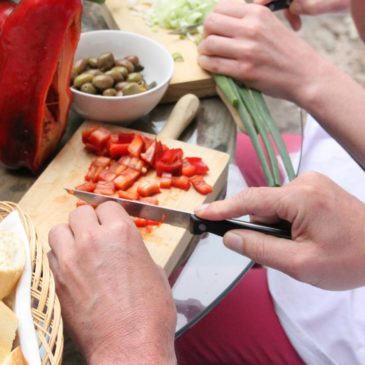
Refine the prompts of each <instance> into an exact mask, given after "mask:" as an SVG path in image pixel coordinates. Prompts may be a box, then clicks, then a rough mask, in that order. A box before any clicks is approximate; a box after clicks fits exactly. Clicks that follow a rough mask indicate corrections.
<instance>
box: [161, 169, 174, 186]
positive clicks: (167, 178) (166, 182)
mask: <svg viewBox="0 0 365 365" xmlns="http://www.w3.org/2000/svg"><path fill="white" fill-rule="evenodd" d="M171 185H172V174H170V173H168V172H163V173H162V175H161V179H160V188H161V189H170V188H171Z"/></svg>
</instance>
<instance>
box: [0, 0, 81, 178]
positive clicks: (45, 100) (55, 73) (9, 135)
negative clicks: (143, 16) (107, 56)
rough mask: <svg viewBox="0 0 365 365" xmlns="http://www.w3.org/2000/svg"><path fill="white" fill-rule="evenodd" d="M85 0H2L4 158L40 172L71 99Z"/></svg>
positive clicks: (0, 152)
mask: <svg viewBox="0 0 365 365" xmlns="http://www.w3.org/2000/svg"><path fill="white" fill-rule="evenodd" d="M81 15H82V4H81V0H67V1H60V0H22V1H21V2H20V3H19V4H17V5H14V4H12V3H11V2H9V1H1V2H0V162H1V163H2V164H3V165H5V166H6V167H9V168H18V167H21V166H25V167H27V168H29V169H30V170H32V171H34V172H36V171H37V170H39V169H40V167H41V166H42V163H43V162H44V161H45V159H47V157H49V156H50V154H51V153H52V152H53V151H54V150H55V148H56V146H57V144H58V142H59V141H60V139H61V137H62V135H63V133H64V131H65V127H66V122H67V117H68V111H69V107H70V104H71V92H70V89H69V80H70V74H71V69H72V64H73V56H74V53H75V49H76V46H77V43H78V40H79V35H80V30H81Z"/></svg>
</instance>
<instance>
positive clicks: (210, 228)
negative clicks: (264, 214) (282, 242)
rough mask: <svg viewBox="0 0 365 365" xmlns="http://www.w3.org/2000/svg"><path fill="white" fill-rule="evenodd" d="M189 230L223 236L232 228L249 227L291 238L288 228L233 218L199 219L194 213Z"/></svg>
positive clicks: (194, 232) (257, 230)
mask: <svg viewBox="0 0 365 365" xmlns="http://www.w3.org/2000/svg"><path fill="white" fill-rule="evenodd" d="M191 219H192V227H191V232H192V233H193V234H202V233H205V232H209V233H213V234H216V235H218V236H221V237H223V236H224V234H225V233H226V232H228V231H231V230H232V229H250V230H252V231H256V232H260V233H266V234H269V235H272V236H276V237H280V238H287V239H291V231H290V228H282V227H276V226H264V225H261V224H255V223H250V222H244V221H240V220H235V219H227V220H224V221H208V220H205V219H201V218H199V217H197V216H196V215H192V217H191Z"/></svg>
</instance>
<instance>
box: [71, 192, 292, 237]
mask: <svg viewBox="0 0 365 365" xmlns="http://www.w3.org/2000/svg"><path fill="white" fill-rule="evenodd" d="M65 190H66V191H67V192H68V193H69V194H71V195H74V196H75V197H77V198H78V199H80V200H82V201H85V202H87V203H89V204H92V205H99V204H101V203H104V202H106V201H114V202H117V203H119V204H120V205H121V206H122V207H123V208H124V209H125V210H126V212H127V213H128V214H129V215H131V216H133V217H140V218H145V219H151V220H154V221H158V222H161V223H166V224H171V225H173V226H176V227H181V228H184V229H187V230H188V231H189V232H190V233H192V234H202V233H213V234H216V235H218V236H224V234H225V233H226V232H228V231H230V230H232V229H249V230H253V231H256V232H261V233H266V234H269V235H272V236H276V237H280V238H287V239H290V238H291V231H290V229H289V228H288V227H279V226H269V225H261V224H254V223H250V222H245V221H241V220H237V219H227V220H222V221H208V220H206V219H201V218H199V217H198V216H196V215H195V214H192V213H189V212H185V211H182V210H177V209H170V208H164V207H160V206H157V205H152V204H148V203H145V202H140V201H135V200H126V199H122V198H117V197H114V196H106V195H101V194H95V193H89V192H86V191H81V190H76V189H70V188H65Z"/></svg>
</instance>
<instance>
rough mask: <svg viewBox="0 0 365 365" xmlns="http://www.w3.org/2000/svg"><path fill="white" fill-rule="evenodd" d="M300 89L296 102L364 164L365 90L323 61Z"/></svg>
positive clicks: (315, 67)
mask: <svg viewBox="0 0 365 365" xmlns="http://www.w3.org/2000/svg"><path fill="white" fill-rule="evenodd" d="M297 90H298V93H297V95H296V97H295V98H296V100H295V101H296V102H297V103H298V104H299V105H300V106H301V107H302V108H303V109H305V110H307V111H308V112H309V113H310V114H311V115H312V116H313V117H314V118H315V119H316V120H317V121H318V122H319V123H320V124H321V125H322V127H323V128H324V129H326V130H327V132H328V133H329V134H331V135H332V137H333V138H335V139H336V140H337V141H338V142H339V143H340V144H341V145H342V146H343V147H344V148H345V149H346V150H347V151H348V152H349V153H350V154H351V155H352V156H353V157H354V158H355V159H356V160H357V161H358V162H359V163H360V164H361V165H362V166H365V143H364V136H365V89H363V88H362V87H361V85H359V84H358V83H356V82H355V81H354V80H352V79H351V78H350V77H349V76H348V75H347V74H345V73H343V72H342V71H341V70H339V69H338V68H337V67H335V66H334V65H332V64H330V63H328V62H327V61H324V60H323V61H321V62H319V63H317V64H316V65H314V67H313V73H311V74H310V75H308V78H307V79H306V80H304V81H303V83H302V87H299V88H298V89H297Z"/></svg>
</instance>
